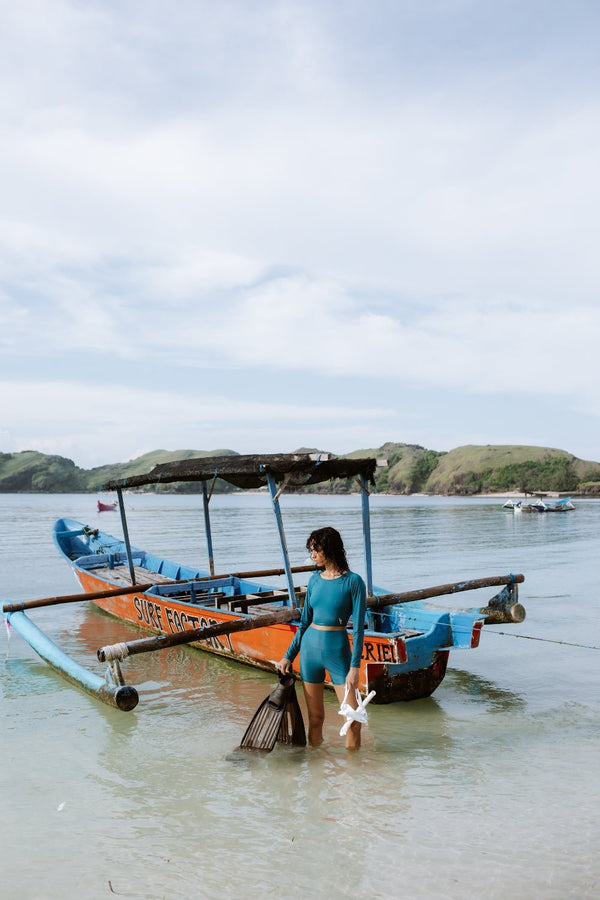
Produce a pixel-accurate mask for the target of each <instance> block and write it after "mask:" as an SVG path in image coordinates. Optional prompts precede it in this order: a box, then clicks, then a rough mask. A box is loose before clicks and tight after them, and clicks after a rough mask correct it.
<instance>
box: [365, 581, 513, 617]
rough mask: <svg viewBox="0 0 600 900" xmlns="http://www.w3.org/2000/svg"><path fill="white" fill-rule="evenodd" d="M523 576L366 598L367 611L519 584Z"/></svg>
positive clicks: (442, 585) (446, 585)
mask: <svg viewBox="0 0 600 900" xmlns="http://www.w3.org/2000/svg"><path fill="white" fill-rule="evenodd" d="M523 581H525V576H524V575H492V576H490V577H489V578H475V579H473V580H472V581H456V582H454V583H453V584H440V585H438V586H437V587H430V588H421V589H420V590H416V591H402V592H401V593H399V594H381V596H379V597H368V598H367V606H368V607H369V609H378V608H379V607H380V606H395V605H396V604H397V603H412V602H413V601H414V600H428V599H429V598H430V597H441V596H443V595H444V594H459V593H461V592H462V591H474V590H476V589H477V588H484V587H493V586H494V585H499V584H511V583H517V584H521V583H522V582H523Z"/></svg>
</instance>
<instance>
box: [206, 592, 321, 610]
mask: <svg viewBox="0 0 600 900" xmlns="http://www.w3.org/2000/svg"><path fill="white" fill-rule="evenodd" d="M295 593H296V602H299V601H301V600H303V599H304V595H305V593H306V589H305V588H302V587H299V588H296V591H295ZM288 597H289V593H288V591H285V590H273V591H259V592H258V593H256V594H243V595H242V596H240V597H231V598H229V600H228V602H227V609H230V610H231V611H232V612H247V611H248V609H249V608H250V607H252V606H256V605H258V606H260V605H262V604H269V603H277V602H281V601H285V600H287V599H288ZM223 605H224V604H221V606H223Z"/></svg>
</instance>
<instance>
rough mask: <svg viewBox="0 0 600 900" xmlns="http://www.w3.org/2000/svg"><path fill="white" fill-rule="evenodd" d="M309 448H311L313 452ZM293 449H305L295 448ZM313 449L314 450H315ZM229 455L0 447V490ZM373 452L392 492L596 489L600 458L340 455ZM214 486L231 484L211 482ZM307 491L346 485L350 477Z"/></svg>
mask: <svg viewBox="0 0 600 900" xmlns="http://www.w3.org/2000/svg"><path fill="white" fill-rule="evenodd" d="M314 449H315V448H311V452H314ZM297 452H308V451H307V449H306V448H302V449H301V450H299V451H297ZM317 452H318V451H317ZM229 455H236V453H235V451H233V450H209V451H203V450H154V451H152V452H151V453H146V454H144V455H143V456H140V457H138V458H137V459H133V460H129V461H128V462H125V463H114V464H110V465H105V466H98V467H97V468H94V469H87V470H86V469H80V468H78V467H77V466H76V465H75V464H74V462H73V461H72V460H70V459H65V458H64V457H62V456H48V455H46V454H44V453H38V452H37V451H35V450H25V451H22V452H20V453H0V493H80V492H90V493H91V492H96V491H98V490H100V488H101V486H102V485H103V484H104V483H105V482H106V481H108V480H110V479H114V478H124V477H127V476H131V475H139V474H142V473H143V472H147V471H149V470H150V469H151V468H152V467H153V466H155V465H157V464H158V463H164V462H171V461H174V460H181V459H193V458H200V457H206V456H229ZM345 455H346V456H348V457H351V458H357V457H361V456H374V457H376V458H377V459H385V460H386V462H387V466H385V467H381V468H378V470H377V475H376V479H377V489H378V490H379V491H381V492H387V493H391V494H413V493H429V494H480V493H507V492H509V491H525V490H528V491H556V492H568V493H572V494H587V495H589V496H598V495H600V463H596V462H589V461H586V460H582V459H578V458H577V457H576V456H573V455H572V454H571V453H567V452H566V451H565V450H555V449H552V448H548V447H527V446H517V445H515V446H509V445H506V446H504V445H496V446H491V445H488V446H481V447H480V446H471V445H467V446H465V447H457V448H456V449H454V450H451V451H449V452H447V453H446V452H441V451H438V450H428V449H426V448H425V447H421V446H419V445H418V444H402V443H394V442H388V443H385V444H383V445H382V446H381V447H376V448H372V447H371V448H363V449H360V450H355V451H353V452H352V453H348V454H345ZM153 489H158V490H164V491H177V492H181V493H188V492H194V493H195V492H197V491H198V490H199V486H198V485H197V484H181V485H161V486H158V487H157V488H153ZM215 489H216V490H221V491H223V490H232V488H231V486H230V485H226V484H224V483H223V482H217V485H216V486H215ZM312 490H321V491H329V492H336V493H342V492H348V491H353V490H356V485H355V484H354V482H352V481H338V482H334V483H333V484H331V485H329V486H315V487H314V488H312Z"/></svg>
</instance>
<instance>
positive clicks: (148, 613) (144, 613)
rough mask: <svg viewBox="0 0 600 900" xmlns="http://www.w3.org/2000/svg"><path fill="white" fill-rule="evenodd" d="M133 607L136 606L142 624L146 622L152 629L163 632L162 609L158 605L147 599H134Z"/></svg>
mask: <svg viewBox="0 0 600 900" xmlns="http://www.w3.org/2000/svg"><path fill="white" fill-rule="evenodd" d="M133 605H134V606H135V609H136V612H137V614H138V619H139V621H140V622H145V623H146V625H149V626H150V628H154V629H155V630H156V631H163V630H164V629H163V625H162V618H161V613H162V609H161V607H160V606H159V605H158V603H154V602H153V601H152V600H148V598H147V597H134V598H133Z"/></svg>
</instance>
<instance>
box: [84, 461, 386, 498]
mask: <svg viewBox="0 0 600 900" xmlns="http://www.w3.org/2000/svg"><path fill="white" fill-rule="evenodd" d="M376 466H377V460H375V459H371V458H363V459H341V458H338V457H330V456H329V454H326V453H280V454H261V455H258V456H254V455H247V456H244V455H239V456H206V457H201V458H197V459H184V460H177V461H176V462H168V463H161V464H160V465H157V466H154V468H153V469H152V470H151V471H150V472H147V473H146V474H144V475H130V476H129V477H126V478H116V479H114V480H112V481H107V482H106V483H105V484H104V485H103V486H102V489H103V490H105V491H111V490H119V489H123V488H134V487H142V486H143V485H146V484H169V483H172V482H176V481H205V482H206V481H211V480H212V479H215V478H222V479H223V480H224V481H227V482H229V484H232V485H234V487H237V488H242V489H245V490H248V489H253V488H260V487H264V486H266V485H268V482H269V476H271V478H274V479H275V480H276V481H282V480H284V481H285V483H286V487H290V488H295V487H303V486H304V485H308V484H319V483H321V482H323V481H329V479H331V478H355V477H360V476H362V478H363V479H364V481H365V483H367V484H374V483H375V468H376Z"/></svg>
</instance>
